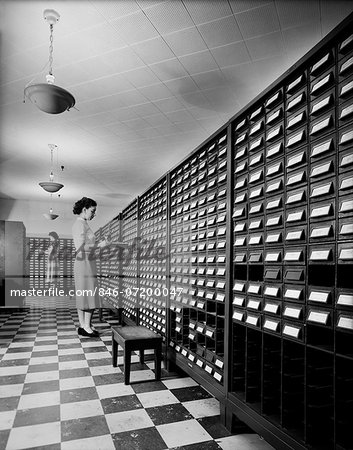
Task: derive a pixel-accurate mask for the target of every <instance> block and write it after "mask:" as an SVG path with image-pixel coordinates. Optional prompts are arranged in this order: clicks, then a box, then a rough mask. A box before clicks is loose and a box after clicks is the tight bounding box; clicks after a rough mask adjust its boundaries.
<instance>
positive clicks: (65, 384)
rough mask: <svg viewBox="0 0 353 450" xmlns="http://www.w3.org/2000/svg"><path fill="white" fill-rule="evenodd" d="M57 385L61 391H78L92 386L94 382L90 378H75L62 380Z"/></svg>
mask: <svg viewBox="0 0 353 450" xmlns="http://www.w3.org/2000/svg"><path fill="white" fill-rule="evenodd" d="M59 384H60V390H61V391H67V390H69V389H79V388H85V387H91V386H94V381H93V378H92V377H75V378H64V379H63V380H60V382H59Z"/></svg>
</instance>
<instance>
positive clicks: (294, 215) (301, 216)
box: [286, 206, 307, 225]
mask: <svg viewBox="0 0 353 450" xmlns="http://www.w3.org/2000/svg"><path fill="white" fill-rule="evenodd" d="M306 221H307V209H306V207H305V206H301V207H299V208H296V209H288V210H287V212H286V224H287V225H288V224H289V225H294V224H298V223H306Z"/></svg>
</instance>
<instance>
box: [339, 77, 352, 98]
mask: <svg viewBox="0 0 353 450" xmlns="http://www.w3.org/2000/svg"><path fill="white" fill-rule="evenodd" d="M352 95H353V77H352V76H351V77H350V78H348V79H344V80H343V81H341V82H340V83H339V85H338V96H339V102H340V103H342V102H344V101H346V100H348V99H349V98H350V97H352Z"/></svg>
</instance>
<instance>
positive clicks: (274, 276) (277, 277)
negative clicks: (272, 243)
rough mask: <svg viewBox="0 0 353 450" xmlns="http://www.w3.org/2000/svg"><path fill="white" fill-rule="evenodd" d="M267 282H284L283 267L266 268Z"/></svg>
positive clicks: (265, 277) (265, 278)
mask: <svg viewBox="0 0 353 450" xmlns="http://www.w3.org/2000/svg"><path fill="white" fill-rule="evenodd" d="M264 280H265V281H277V282H278V281H281V280H282V268H281V267H265V270H264Z"/></svg>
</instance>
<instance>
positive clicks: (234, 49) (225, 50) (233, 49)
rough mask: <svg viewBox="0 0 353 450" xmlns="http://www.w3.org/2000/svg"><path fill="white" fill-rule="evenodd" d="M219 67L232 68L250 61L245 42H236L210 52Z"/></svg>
mask: <svg viewBox="0 0 353 450" xmlns="http://www.w3.org/2000/svg"><path fill="white" fill-rule="evenodd" d="M210 51H211V53H212V55H213V57H214V59H215V60H216V62H217V64H218V66H219V67H227V66H234V65H237V64H243V63H245V62H248V61H250V56H249V52H248V49H247V47H246V44H245V42H243V41H242V42H236V43H233V44H229V45H223V46H222V47H217V48H213V49H211V50H210Z"/></svg>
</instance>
